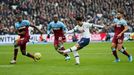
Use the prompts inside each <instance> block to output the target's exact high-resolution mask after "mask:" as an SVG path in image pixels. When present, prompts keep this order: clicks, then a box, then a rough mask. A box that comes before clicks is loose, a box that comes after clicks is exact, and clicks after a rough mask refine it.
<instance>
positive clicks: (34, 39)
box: [0, 33, 131, 45]
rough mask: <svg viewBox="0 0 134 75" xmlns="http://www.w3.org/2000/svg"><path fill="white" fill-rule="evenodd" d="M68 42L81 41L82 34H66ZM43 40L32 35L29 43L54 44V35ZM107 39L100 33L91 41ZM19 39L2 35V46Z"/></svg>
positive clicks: (126, 37)
mask: <svg viewBox="0 0 134 75" xmlns="http://www.w3.org/2000/svg"><path fill="white" fill-rule="evenodd" d="M108 34H109V35H110V40H111V39H112V37H113V35H114V33H108ZM130 34H131V33H125V40H128V39H129V38H130V36H129V35H130ZM65 36H66V42H73V41H74V40H73V39H74V38H75V39H77V40H79V39H80V38H81V35H80V34H76V35H75V37H74V35H73V34H66V35H65ZM43 38H44V39H45V40H43V41H41V39H40V35H39V34H34V35H30V41H29V43H43V42H45V43H46V41H47V42H53V41H54V35H53V34H50V38H47V35H46V34H44V35H43ZM106 38H107V33H100V34H91V35H90V40H91V41H105V40H106ZM16 39H19V36H18V35H0V45H2V44H13V43H14V40H16Z"/></svg>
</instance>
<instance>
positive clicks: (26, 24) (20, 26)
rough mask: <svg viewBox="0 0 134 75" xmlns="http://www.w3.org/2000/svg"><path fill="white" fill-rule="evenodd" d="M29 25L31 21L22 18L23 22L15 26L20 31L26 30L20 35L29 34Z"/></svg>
mask: <svg viewBox="0 0 134 75" xmlns="http://www.w3.org/2000/svg"><path fill="white" fill-rule="evenodd" d="M29 25H30V22H29V21H28V20H22V21H21V22H16V23H15V28H16V29H17V30H19V31H20V32H21V31H25V34H24V35H20V36H29V30H28V27H29Z"/></svg>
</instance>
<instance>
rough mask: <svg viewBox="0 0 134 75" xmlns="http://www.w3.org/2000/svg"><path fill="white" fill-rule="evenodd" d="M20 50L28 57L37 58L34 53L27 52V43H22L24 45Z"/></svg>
mask: <svg viewBox="0 0 134 75" xmlns="http://www.w3.org/2000/svg"><path fill="white" fill-rule="evenodd" d="M20 50H21V53H22V55H24V56H27V57H30V58H32V59H35V58H34V55H32V54H31V53H27V52H26V44H22V45H21V46H20Z"/></svg>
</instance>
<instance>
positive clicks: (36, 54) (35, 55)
mask: <svg viewBox="0 0 134 75" xmlns="http://www.w3.org/2000/svg"><path fill="white" fill-rule="evenodd" d="M41 56H42V55H41V53H39V52H36V53H34V57H35V58H36V59H37V60H39V59H40V58H41Z"/></svg>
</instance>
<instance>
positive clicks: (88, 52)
mask: <svg viewBox="0 0 134 75" xmlns="http://www.w3.org/2000/svg"><path fill="white" fill-rule="evenodd" d="M79 53H80V52H79ZM0 54H13V52H0ZM52 54H55V53H52ZM80 54H98V55H100V54H111V53H110V52H109V53H90V52H88V53H80Z"/></svg>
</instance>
